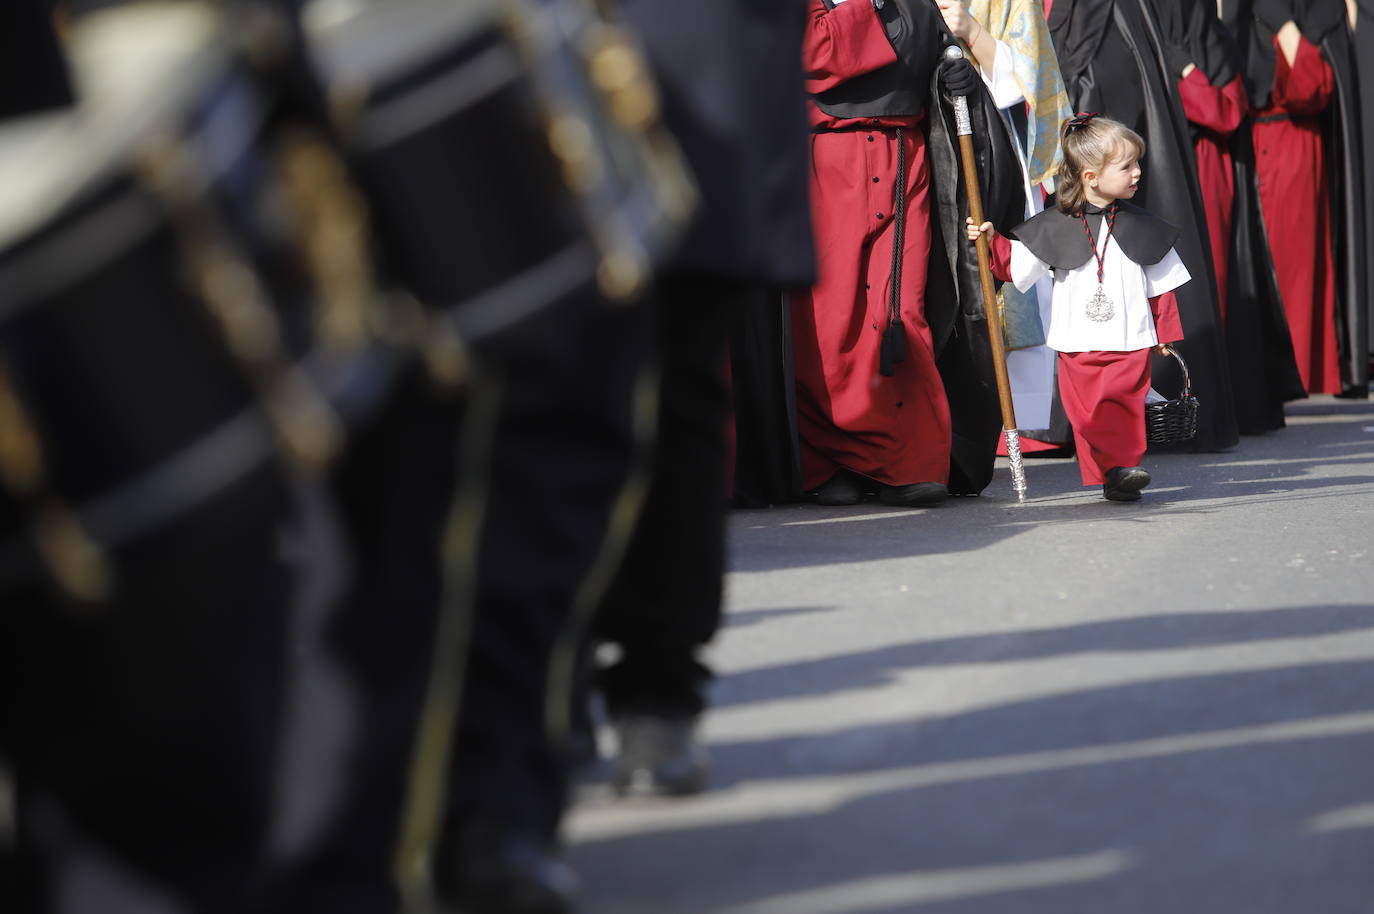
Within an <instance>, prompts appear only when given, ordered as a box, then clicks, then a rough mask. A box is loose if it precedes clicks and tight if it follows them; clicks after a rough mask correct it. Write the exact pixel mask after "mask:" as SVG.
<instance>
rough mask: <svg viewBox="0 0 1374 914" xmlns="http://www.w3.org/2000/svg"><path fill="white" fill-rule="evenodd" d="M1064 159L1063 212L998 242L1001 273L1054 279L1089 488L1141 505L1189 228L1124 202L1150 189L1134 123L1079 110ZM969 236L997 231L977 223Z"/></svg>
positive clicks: (1062, 356)
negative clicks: (1155, 392)
mask: <svg viewBox="0 0 1374 914" xmlns="http://www.w3.org/2000/svg"><path fill="white" fill-rule="evenodd" d="M1060 139H1061V141H1062V145H1063V150H1064V163H1063V165H1061V166H1060V169H1059V177H1058V200H1057V203H1056V206H1055V207H1054V208H1053V209H1047V210H1045V211H1044V212H1042V213H1040V214H1039V215H1037V216H1035V217H1033V218H1031V219H1029V220H1027V221H1026V222H1024V223H1022V224H1021V225H1019V226H1017V227H1016V229H1014V230H1013V231H1012V232H1011V237H1012V238H1013V239H1015V240H1012V241H1008V239H1006V238H1003V237H1001V236H998V235H995V234H994V235H993V237H992V250H993V272H994V274H996V275H997V276H998V278H999V279H1002V280H1003V281H1007V282H1014V283H1015V284H1016V288H1018V289H1020V290H1021V291H1023V292H1024V291H1025V290H1026V289H1029V288H1030V287H1031V286H1032V285H1034V284H1035V281H1036V280H1037V279H1039V278H1040V277H1041V276H1044V275H1045V274H1046V273H1049V272H1051V271H1053V275H1054V294H1053V297H1052V299H1051V308H1050V328H1049V333H1048V334H1047V336H1048V345H1049V347H1050V348H1051V349H1053V350H1055V351H1056V352H1058V353H1059V395H1060V398H1061V399H1062V400H1063V403H1064V411H1065V413H1067V415H1068V418H1069V421H1070V422H1071V423H1072V424H1073V433H1074V441H1075V443H1076V444H1077V451H1078V467H1079V471H1080V473H1081V474H1082V477H1083V484H1084V485H1101V486H1102V494H1103V495H1104V496H1105V497H1106V498H1108V499H1110V500H1112V501H1136V500H1138V499H1139V498H1140V490H1141V489H1144V488H1145V487H1146V486H1148V485H1149V484H1150V474H1149V471H1147V470H1146V469H1145V468H1144V467H1142V466H1140V465H1139V464H1140V460H1141V458H1142V457H1143V456H1144V455H1145V395H1146V392H1147V391H1149V389H1150V349H1151V348H1152V347H1156V346H1157V347H1158V348H1159V350H1160V352H1161V353H1165V352H1166V351H1167V350H1166V347H1165V346H1164V345H1163V344H1166V343H1172V342H1175V341H1177V340H1180V339H1182V338H1183V330H1182V326H1181V324H1180V323H1179V318H1178V304H1177V302H1176V301H1175V300H1174V295H1173V290H1174V289H1177V288H1178V287H1179V286H1181V285H1183V284H1184V283H1185V282H1187V281H1188V279H1189V276H1188V269H1187V268H1186V267H1185V266H1184V265H1183V261H1182V260H1180V259H1179V256H1178V252H1177V251H1175V250H1174V241H1175V240H1176V239H1177V237H1178V229H1177V228H1175V227H1174V226H1172V225H1170V224H1169V223H1167V222H1165V221H1164V220H1162V219H1159V218H1157V217H1155V216H1152V215H1150V214H1149V213H1147V212H1146V211H1145V210H1143V209H1140V208H1139V207H1137V206H1132V205H1131V204H1130V203H1127V202H1124V201H1126V200H1129V199H1130V198H1131V197H1134V196H1135V193H1136V188H1137V187H1138V186H1139V184H1140V159H1141V157H1143V156H1144V155H1145V141H1144V140H1143V139H1141V137H1140V136H1139V134H1137V133H1136V132H1135V131H1133V130H1131V129H1130V128H1128V127H1126V126H1125V125H1123V124H1120V123H1118V122H1116V121H1113V120H1111V119H1109V118H1105V117H1099V116H1098V115H1096V114H1080V115H1078V116H1076V117H1071V118H1069V119H1067V120H1066V121H1064V124H1063V126H1062V127H1061V128H1060ZM968 222H969V225H968V237H969V240H970V241H975V240H977V238H978V235H979V233H980V232H992V224H991V223H988V222H985V223H983V224H982V225H981V226H978V227H975V226H974V225H973V220H971V219H970V220H968Z"/></svg>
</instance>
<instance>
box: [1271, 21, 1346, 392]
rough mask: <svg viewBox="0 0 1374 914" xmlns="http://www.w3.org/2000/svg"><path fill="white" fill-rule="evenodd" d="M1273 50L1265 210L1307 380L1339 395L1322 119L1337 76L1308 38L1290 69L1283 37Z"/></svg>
mask: <svg viewBox="0 0 1374 914" xmlns="http://www.w3.org/2000/svg"><path fill="white" fill-rule="evenodd" d="M1274 47H1275V56H1276V57H1277V60H1276V61H1275V66H1274V87H1273V92H1272V95H1271V96H1270V99H1269V106H1268V107H1266V108H1264V109H1263V110H1261V111H1259V112H1257V113H1256V115H1255V126H1254V137H1255V160H1256V162H1255V171H1256V174H1257V176H1258V179H1259V186H1260V188H1259V190H1260V208H1261V209H1262V210H1263V211H1264V225H1265V229H1266V230H1267V231H1268V233H1269V245H1270V253H1271V254H1272V255H1273V258H1274V272H1275V274H1276V275H1277V277H1278V284H1279V295H1280V296H1281V297H1282V298H1283V308H1284V311H1285V312H1287V314H1288V328H1289V330H1290V332H1291V333H1292V335H1293V351H1294V354H1295V355H1296V356H1297V360H1298V373H1299V375H1301V377H1302V382H1303V385H1304V386H1305V387H1306V388H1307V389H1308V391H1310V392H1312V393H1340V390H1341V367H1340V363H1339V361H1338V360H1337V357H1336V280H1335V268H1334V265H1333V263H1332V254H1331V200H1330V195H1329V192H1328V185H1327V178H1326V151H1325V149H1323V146H1322V132H1321V124H1320V122H1319V121H1318V115H1320V114H1321V112H1322V111H1324V110H1326V108H1327V106H1328V104H1329V103H1330V102H1331V98H1332V94H1333V92H1334V91H1335V77H1334V76H1333V74H1332V72H1331V66H1330V65H1329V64H1328V63H1327V62H1326V60H1325V59H1324V58H1323V57H1322V55H1321V51H1319V50H1318V49H1317V48H1316V47H1315V46H1314V45H1313V44H1312V43H1311V42H1309V41H1308V40H1307V39H1306V38H1302V39H1301V40H1300V41H1299V44H1298V52H1297V54H1296V55H1295V57H1294V60H1293V64H1292V66H1291V67H1290V66H1289V64H1288V60H1287V58H1285V57H1284V56H1283V52H1282V51H1280V50H1278V40H1277V39H1275V41H1274ZM1267 118H1274V120H1266V119H1267Z"/></svg>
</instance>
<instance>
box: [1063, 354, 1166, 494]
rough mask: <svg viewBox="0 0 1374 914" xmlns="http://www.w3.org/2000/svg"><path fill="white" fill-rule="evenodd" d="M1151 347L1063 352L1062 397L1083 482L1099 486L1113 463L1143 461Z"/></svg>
mask: <svg viewBox="0 0 1374 914" xmlns="http://www.w3.org/2000/svg"><path fill="white" fill-rule="evenodd" d="M1150 352H1151V350H1149V349H1137V350H1135V351H1134V352H1061V353H1059V399H1060V400H1061V401H1062V402H1063V404H1064V414H1065V415H1066V416H1067V417H1068V419H1069V422H1071V423H1072V424H1073V437H1074V442H1075V444H1077V446H1078V471H1079V473H1081V474H1082V476H1083V485H1085V486H1100V485H1102V483H1103V482H1104V481H1105V479H1106V474H1107V471H1108V470H1110V469H1111V468H1112V467H1133V466H1139V465H1140V459H1141V458H1142V457H1144V456H1145V394H1146V392H1148V391H1149V389H1150Z"/></svg>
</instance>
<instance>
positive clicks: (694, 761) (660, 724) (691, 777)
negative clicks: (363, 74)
mask: <svg viewBox="0 0 1374 914" xmlns="http://www.w3.org/2000/svg"><path fill="white" fill-rule="evenodd" d="M611 723H612V725H613V726H614V727H615V732H616V736H617V738H618V740H619V743H620V747H619V751H618V752H617V754H616V759H615V767H614V769H613V770H612V772H611V787H612V788H613V789H614V790H615V792H616V793H618V794H620V795H621V796H632V797H656V796H684V795H686V794H691V793H700V792H701V791H702V790H705V789H706V782H707V779H708V778H709V776H710V761H709V759H708V757H707V754H706V749H705V748H704V747H703V746H702V745H701V744H700V743H698V742H697V740H696V735H695V733H696V723H697V719H696V717H694V716H688V715H681V716H668V715H656V714H645V713H639V714H627V715H624V716H620V717H616V718H614V719H613V720H612V721H611Z"/></svg>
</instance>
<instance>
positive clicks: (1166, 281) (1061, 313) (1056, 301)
mask: <svg viewBox="0 0 1374 914" xmlns="http://www.w3.org/2000/svg"><path fill="white" fill-rule="evenodd" d="M1101 226H1102V228H1101V229H1099V232H1098V234H1099V235H1106V231H1105V229H1106V221H1105V220H1103V221H1102V223H1101ZM1097 243H1098V251H1099V252H1101V253H1102V262H1103V263H1102V265H1103V270H1102V291H1103V293H1104V294H1105V295H1106V296H1107V298H1109V299H1110V300H1111V302H1112V311H1113V313H1112V316H1111V317H1110V318H1109V319H1107V320H1102V321H1098V320H1093V319H1092V318H1090V317H1088V303H1089V302H1090V301H1091V300H1092V298H1093V295H1094V294H1095V293H1096V292H1097V259H1096V258H1089V259H1088V262H1087V263H1085V264H1083V265H1082V266H1081V267H1078V268H1077V269H1073V270H1053V271H1051V269H1050V266H1049V264H1047V263H1045V262H1044V261H1042V260H1040V259H1039V258H1037V257H1036V256H1035V255H1034V254H1032V253H1031V252H1030V250H1029V249H1028V248H1027V247H1026V246H1025V245H1024V244H1022V243H1021V242H1019V241H1012V243H1011V279H1012V282H1014V283H1015V284H1016V288H1018V289H1020V290H1021V291H1023V292H1024V291H1025V290H1026V289H1029V288H1030V287H1031V286H1032V285H1034V284H1035V281H1036V280H1037V279H1039V278H1040V277H1042V276H1045V275H1046V274H1048V273H1051V272H1052V273H1053V275H1054V295H1053V297H1052V299H1051V303H1050V326H1049V330H1048V331H1047V332H1046V334H1045V337H1046V340H1045V344H1046V345H1047V346H1049V347H1050V348H1051V349H1053V350H1055V351H1057V352H1093V351H1098V350H1100V351H1104V352H1133V351H1135V350H1137V349H1146V348H1149V347H1150V346H1153V345H1155V344H1156V343H1157V342H1158V337H1156V336H1155V321H1154V313H1153V312H1152V311H1151V310H1150V299H1151V298H1153V297H1154V296H1156V295H1163V294H1164V293H1165V292H1169V291H1171V290H1173V289H1177V288H1178V287H1179V286H1181V285H1183V284H1184V283H1185V282H1187V281H1188V279H1189V276H1188V268H1187V267H1185V266H1184V265H1183V261H1182V260H1181V259H1179V256H1178V252H1177V251H1175V250H1174V249H1173V248H1170V249H1169V253H1168V254H1165V255H1164V258H1163V259H1162V260H1160V262H1159V263H1156V264H1151V265H1149V266H1146V267H1142V266H1140V265H1139V264H1137V263H1133V262H1132V261H1130V260H1128V259H1127V258H1126V255H1125V254H1124V253H1122V251H1121V248H1120V246H1118V245H1117V243H1116V239H1115V238H1112V237H1107V238H1105V239H1104V238H1098V242H1097ZM1104 245H1105V249H1104Z"/></svg>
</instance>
